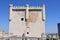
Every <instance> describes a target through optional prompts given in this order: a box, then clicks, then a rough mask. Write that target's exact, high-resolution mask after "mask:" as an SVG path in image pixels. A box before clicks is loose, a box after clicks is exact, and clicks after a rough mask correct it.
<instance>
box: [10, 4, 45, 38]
mask: <svg viewBox="0 0 60 40" xmlns="http://www.w3.org/2000/svg"><path fill="white" fill-rule="evenodd" d="M9 33H13V34H14V35H17V36H22V35H23V34H25V36H29V37H41V34H42V33H45V5H42V6H37V7H36V6H29V5H28V4H26V6H13V5H12V4H10V16H9Z"/></svg>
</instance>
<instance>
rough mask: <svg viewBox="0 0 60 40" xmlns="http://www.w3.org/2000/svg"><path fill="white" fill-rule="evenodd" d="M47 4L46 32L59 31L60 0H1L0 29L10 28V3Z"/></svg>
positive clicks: (6, 29) (20, 4)
mask: <svg viewBox="0 0 60 40" xmlns="http://www.w3.org/2000/svg"><path fill="white" fill-rule="evenodd" d="M27 3H28V4H29V5H30V6H40V5H41V4H45V5H46V32H48V33H51V32H52V33H53V32H54V33H55V32H57V23H59V22H60V0H0V30H5V31H6V32H8V30H9V20H8V19H9V4H13V5H15V6H23V5H25V4H27Z"/></svg>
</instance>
